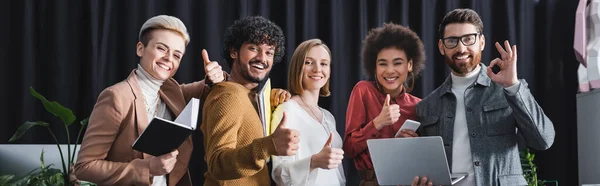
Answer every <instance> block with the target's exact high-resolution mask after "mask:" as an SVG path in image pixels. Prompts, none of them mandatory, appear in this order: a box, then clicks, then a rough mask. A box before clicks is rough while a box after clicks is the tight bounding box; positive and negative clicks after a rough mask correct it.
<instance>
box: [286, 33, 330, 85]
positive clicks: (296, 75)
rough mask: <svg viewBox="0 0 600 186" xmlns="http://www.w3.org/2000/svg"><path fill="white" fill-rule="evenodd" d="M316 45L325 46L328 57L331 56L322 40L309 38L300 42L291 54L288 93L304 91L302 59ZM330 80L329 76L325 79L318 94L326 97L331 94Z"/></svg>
mask: <svg viewBox="0 0 600 186" xmlns="http://www.w3.org/2000/svg"><path fill="white" fill-rule="evenodd" d="M316 46H321V47H323V48H325V50H327V53H329V58H331V51H330V50H329V47H327V45H325V43H323V41H321V40H320V39H310V40H306V41H304V42H302V43H300V45H298V47H297V48H296V50H295V51H294V54H293V55H292V60H291V62H290V70H289V71H288V88H289V89H290V93H292V95H299V94H302V92H303V91H304V87H303V86H302V77H303V76H304V74H303V73H304V61H305V60H306V55H308V52H309V51H310V49H312V48H313V47H316ZM330 80H331V77H330V78H329V79H327V83H325V85H324V86H323V87H321V90H320V91H319V95H320V96H323V97H327V96H329V95H330V94H331V92H330V91H329V81H330Z"/></svg>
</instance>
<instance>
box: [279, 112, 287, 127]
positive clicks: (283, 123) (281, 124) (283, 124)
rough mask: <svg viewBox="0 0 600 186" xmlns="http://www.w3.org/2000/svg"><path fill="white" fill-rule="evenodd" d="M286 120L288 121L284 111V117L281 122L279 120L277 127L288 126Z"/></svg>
mask: <svg viewBox="0 0 600 186" xmlns="http://www.w3.org/2000/svg"><path fill="white" fill-rule="evenodd" d="M285 121H286V119H285V112H283V117H281V122H279V125H277V129H280V128H286V127H285Z"/></svg>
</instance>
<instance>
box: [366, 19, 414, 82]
mask: <svg viewBox="0 0 600 186" xmlns="http://www.w3.org/2000/svg"><path fill="white" fill-rule="evenodd" d="M390 47H394V48H397V49H399V50H403V51H404V53H405V54H406V58H407V60H409V61H410V60H412V62H413V71H412V73H413V75H414V76H413V78H414V77H417V76H418V75H419V74H420V72H421V70H423V68H424V67H425V49H424V48H423V42H422V41H421V39H420V38H419V36H418V35H417V34H416V33H415V32H413V31H412V30H410V29H409V28H407V27H404V26H401V25H397V24H394V23H386V24H383V26H382V27H378V28H374V29H372V30H371V31H369V33H368V34H367V36H366V37H365V40H364V41H363V51H362V61H363V65H364V67H365V70H366V75H367V76H368V77H369V78H370V79H374V78H375V65H376V63H377V54H379V51H381V50H382V49H385V48H390Z"/></svg>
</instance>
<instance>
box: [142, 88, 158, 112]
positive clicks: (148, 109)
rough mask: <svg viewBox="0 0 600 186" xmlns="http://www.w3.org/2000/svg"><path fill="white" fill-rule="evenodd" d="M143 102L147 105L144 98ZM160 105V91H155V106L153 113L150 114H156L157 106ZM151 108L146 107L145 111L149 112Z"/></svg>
mask: <svg viewBox="0 0 600 186" xmlns="http://www.w3.org/2000/svg"><path fill="white" fill-rule="evenodd" d="M144 103H146V105H148V103H147V101H146V98H144ZM159 105H160V93H158V92H157V93H156V106H155V107H154V114H152V117H154V116H156V114H158V106H159ZM150 111H151V108H150V107H148V108H147V109H146V113H150Z"/></svg>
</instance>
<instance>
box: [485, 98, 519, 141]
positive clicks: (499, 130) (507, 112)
mask: <svg viewBox="0 0 600 186" xmlns="http://www.w3.org/2000/svg"><path fill="white" fill-rule="evenodd" d="M482 123H483V126H485V128H486V133H487V134H488V135H490V136H496V135H507V134H515V133H516V129H515V121H514V117H513V115H512V108H511V107H509V105H508V103H507V102H506V101H505V100H502V101H495V102H492V103H489V104H486V105H483V113H482Z"/></svg>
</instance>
